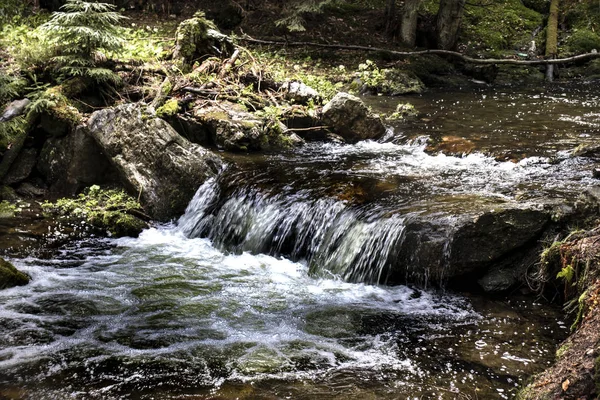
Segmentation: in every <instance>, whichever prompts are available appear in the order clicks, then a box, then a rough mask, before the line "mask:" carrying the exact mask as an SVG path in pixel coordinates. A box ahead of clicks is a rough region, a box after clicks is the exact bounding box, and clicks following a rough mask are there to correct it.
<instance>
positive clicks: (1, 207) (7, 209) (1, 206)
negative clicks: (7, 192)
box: [0, 200, 20, 218]
mask: <svg viewBox="0 0 600 400" xmlns="http://www.w3.org/2000/svg"><path fill="white" fill-rule="evenodd" d="M19 211H20V209H19V208H18V207H17V206H16V205H15V204H12V203H9V202H8V201H5V200H4V201H0V218H11V217H14V215H15V214H16V213H17V212H19Z"/></svg>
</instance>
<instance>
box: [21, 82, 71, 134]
mask: <svg viewBox="0 0 600 400" xmlns="http://www.w3.org/2000/svg"><path fill="white" fill-rule="evenodd" d="M62 89H63V88H62V87H61V86H55V87H52V88H49V89H46V90H41V91H37V92H34V93H32V95H31V96H30V97H31V100H32V103H31V104H30V105H29V110H31V111H33V112H36V113H38V114H44V113H45V114H48V115H50V116H51V117H52V118H54V119H56V120H58V121H61V122H65V123H67V124H68V125H69V126H71V127H74V126H77V125H78V124H79V123H80V122H81V114H80V113H79V110H77V108H76V107H74V106H73V105H72V104H71V102H70V101H69V99H68V98H67V97H66V96H65V95H64V94H63V92H62Z"/></svg>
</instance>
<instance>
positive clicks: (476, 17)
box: [460, 0, 543, 56]
mask: <svg viewBox="0 0 600 400" xmlns="http://www.w3.org/2000/svg"><path fill="white" fill-rule="evenodd" d="M542 25H543V15H542V14H541V13H539V12H537V11H534V10H531V9H529V8H527V7H525V6H524V5H523V3H522V2H521V1H520V0H507V1H503V2H492V3H490V4H489V5H486V6H485V7H481V6H477V5H467V6H465V12H464V19H463V26H462V29H461V38H460V40H461V42H462V43H467V44H468V46H469V50H471V51H483V52H486V53H487V54H488V55H491V56H501V55H502V54H503V52H506V51H510V52H513V51H515V50H517V51H523V50H526V49H527V48H528V47H529V45H530V42H531V34H532V32H533V31H534V30H535V29H536V28H538V27H539V26H542ZM536 44H537V48H538V49H539V48H541V46H542V44H543V43H542V42H538V43H536ZM513 54H514V53H513Z"/></svg>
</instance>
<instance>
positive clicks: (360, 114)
mask: <svg viewBox="0 0 600 400" xmlns="http://www.w3.org/2000/svg"><path fill="white" fill-rule="evenodd" d="M322 120H323V123H324V124H325V125H328V126H329V127H331V128H332V129H333V130H334V131H335V132H336V133H337V134H339V135H340V136H341V137H343V138H344V140H346V141H348V142H350V143H355V142H358V141H360V140H366V139H377V138H380V137H381V136H383V135H384V134H385V132H386V129H385V126H384V125H383V123H382V122H381V118H379V116H378V115H376V114H373V113H372V112H370V111H369V109H368V108H367V106H366V105H365V104H364V103H363V102H362V100H361V99H359V98H358V97H356V96H352V95H350V94H348V93H343V92H341V93H338V94H336V95H335V97H334V98H333V99H331V101H330V102H329V103H327V104H326V105H325V107H323V115H322Z"/></svg>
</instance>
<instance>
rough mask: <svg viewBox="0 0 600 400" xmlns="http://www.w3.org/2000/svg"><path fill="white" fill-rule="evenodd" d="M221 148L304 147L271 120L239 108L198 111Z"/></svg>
mask: <svg viewBox="0 0 600 400" xmlns="http://www.w3.org/2000/svg"><path fill="white" fill-rule="evenodd" d="M194 116H195V117H196V119H197V120H198V121H199V122H200V123H201V124H203V125H205V126H206V127H208V131H209V132H210V134H211V137H212V140H213V142H214V143H215V144H216V145H217V147H219V148H221V149H224V150H230V151H258V150H272V149H285V148H290V147H293V146H298V145H300V144H302V143H304V140H302V139H301V138H300V137H298V135H296V134H295V133H294V132H292V131H289V130H288V129H287V127H286V126H285V125H284V124H283V123H281V122H279V121H277V120H275V119H273V118H271V117H268V116H261V115H257V114H252V113H249V112H247V111H245V110H244V109H242V108H241V107H240V106H239V105H237V104H232V103H225V102H222V103H221V104H220V105H219V107H217V106H210V107H203V108H199V109H196V110H194Z"/></svg>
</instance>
